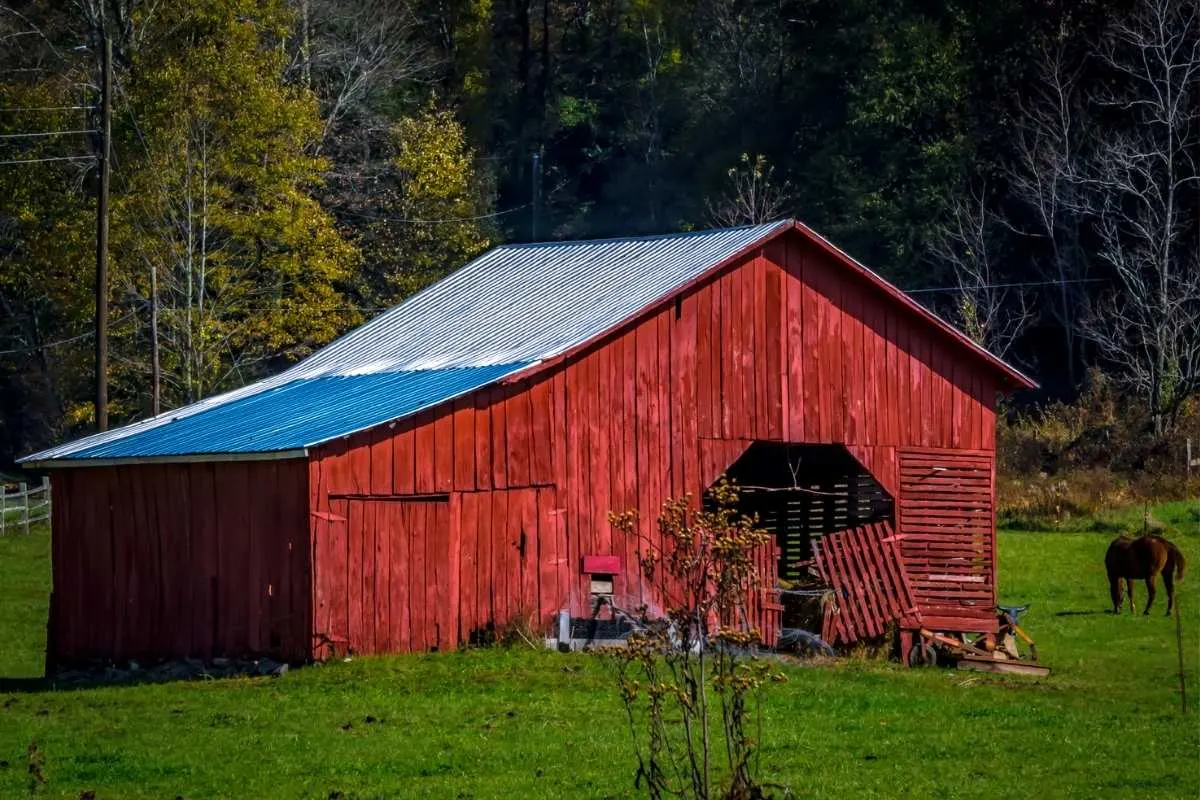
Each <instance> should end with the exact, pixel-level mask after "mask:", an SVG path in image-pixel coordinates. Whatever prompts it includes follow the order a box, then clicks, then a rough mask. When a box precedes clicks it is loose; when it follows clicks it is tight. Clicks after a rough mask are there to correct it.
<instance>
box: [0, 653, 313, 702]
mask: <svg viewBox="0 0 1200 800" xmlns="http://www.w3.org/2000/svg"><path fill="white" fill-rule="evenodd" d="M288 671H289V665H288V664H286V663H284V662H281V661H273V660H271V659H265V658H264V659H261V660H257V661H249V660H233V659H219V660H218V661H217V662H215V663H208V664H205V663H203V662H200V661H196V660H191V659H188V660H185V661H168V662H163V663H161V664H155V665H152V666H149V667H147V668H139V667H135V666H129V667H126V668H121V667H116V666H112V665H107V666H91V667H87V668H77V669H67V670H63V671H61V672H58V673H57V674H55V675H54V676H52V677H38V678H5V677H0V694H36V693H39V692H60V691H70V690H72V689H95V688H100V687H107V686H140V685H143V684H148V683H188V682H203V681H213V680H225V679H229V678H281V677H283V676H284V675H286V674H287V673H288Z"/></svg>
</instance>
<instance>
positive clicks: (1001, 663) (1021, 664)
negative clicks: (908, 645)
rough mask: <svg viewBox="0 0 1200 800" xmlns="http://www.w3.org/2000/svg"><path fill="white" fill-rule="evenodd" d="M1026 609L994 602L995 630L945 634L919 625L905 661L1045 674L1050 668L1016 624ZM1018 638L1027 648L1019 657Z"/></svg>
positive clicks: (981, 669)
mask: <svg viewBox="0 0 1200 800" xmlns="http://www.w3.org/2000/svg"><path fill="white" fill-rule="evenodd" d="M1028 609H1029V606H1028V605H1024V606H996V612H997V623H998V630H997V631H996V633H983V634H967V633H958V634H946V633H939V632H936V631H931V630H928V629H926V628H921V629H920V631H919V637H920V638H919V641H917V642H914V643H913V647H912V650H911V651H910V652H909V656H908V664H909V666H911V667H918V666H933V665H936V664H938V663H945V662H950V663H953V664H954V666H955V667H956V668H957V669H971V670H977V671H980V672H1005V673H1014V674H1019V675H1037V676H1045V675H1049V674H1050V668H1049V667H1046V666H1043V665H1041V664H1038V663H1037V645H1035V644H1034V642H1033V639H1031V638H1030V637H1029V634H1027V633H1025V631H1024V630H1022V629H1021V626H1020V625H1018V624H1017V620H1018V619H1019V618H1020V616H1021V614H1022V613H1023V612H1025V611H1026V610H1028ZM1018 642H1020V643H1023V646H1024V647H1025V648H1027V650H1028V657H1022V654H1021V651H1020V649H1019V647H1020V646H1022V645H1019V644H1018Z"/></svg>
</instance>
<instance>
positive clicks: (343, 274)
mask: <svg viewBox="0 0 1200 800" xmlns="http://www.w3.org/2000/svg"><path fill="white" fill-rule="evenodd" d="M285 11H286V9H285V7H284V6H283V4H282V3H265V4H264V3H259V2H249V0H206V1H205V2H203V3H200V2H197V3H191V4H189V5H187V6H174V7H172V8H171V9H170V10H165V11H164V13H163V15H162V16H161V17H158V18H157V19H156V22H157V24H158V25H159V26H161V28H160V30H162V31H163V32H164V34H168V32H169V35H163V36H161V37H158V38H156V39H153V40H152V41H151V43H150V44H148V45H147V46H146V47H144V48H143V49H142V50H141V51H139V53H138V54H137V57H136V59H135V62H134V64H133V65H132V69H131V80H130V83H129V85H128V88H127V91H128V96H129V114H130V115H131V117H132V118H133V119H134V120H136V125H137V138H138V139H139V142H140V145H141V147H140V148H139V147H137V146H131V147H130V151H131V152H130V158H129V166H128V167H127V168H126V169H125V170H124V175H123V181H122V190H123V191H122V196H121V197H120V198H119V200H118V201H117V203H116V204H115V208H114V234H113V239H114V244H115V248H114V249H115V254H116V261H117V264H118V265H119V278H118V281H117V282H116V283H117V285H118V286H120V287H122V288H123V289H124V291H123V292H122V293H121V295H120V296H119V297H118V298H117V300H118V303H125V304H128V305H129V306H130V307H131V310H134V312H135V313H138V314H139V316H140V317H141V321H142V323H143V324H142V325H141V326H139V329H138V331H137V333H136V335H135V336H133V337H131V338H130V339H129V340H127V341H124V342H122V343H121V348H122V349H121V353H122V355H123V356H124V366H125V369H124V370H123V371H122V373H121V374H122V375H123V376H125V377H126V378H127V380H128V381H129V384H133V385H129V384H126V385H125V387H124V388H125V389H126V391H127V392H129V393H131V394H132V393H135V392H138V391H139V390H140V389H141V387H144V385H145V379H146V375H147V372H148V369H147V368H146V366H145V364H146V361H147V359H148V357H149V355H150V353H148V352H147V349H148V348H147V341H146V338H145V337H146V336H147V335H148V334H147V332H146V330H145V324H146V322H147V319H146V318H147V314H148V312H147V311H146V310H145V309H147V308H148V307H149V306H150V305H152V304H154V303H156V302H157V304H158V306H159V326H160V340H161V342H162V347H161V361H162V365H163V370H164V372H165V373H166V374H167V375H168V376H169V378H168V381H167V386H166V388H167V389H168V405H175V404H178V403H180V402H186V401H192V400H196V399H199V398H201V397H204V396H206V395H208V394H211V393H213V392H214V391H218V390H221V389H224V388H227V387H230V386H233V385H237V384H238V383H241V382H243V381H244V380H246V378H247V377H249V376H252V375H254V374H255V373H256V372H257V371H258V370H259V367H258V365H259V364H261V363H263V362H270V361H274V360H275V359H282V360H287V359H294V358H298V357H301V356H304V355H307V354H308V353H310V352H311V351H312V350H313V349H314V348H315V347H317V346H319V345H321V344H324V343H325V342H327V341H329V340H330V339H332V338H333V337H334V336H336V335H337V334H338V333H340V332H341V331H342V330H344V329H345V328H346V327H347V326H348V325H350V324H352V323H354V322H355V321H357V319H358V317H357V315H355V314H354V313H352V312H348V311H347V310H346V309H345V308H344V305H345V303H344V301H343V298H342V294H341V290H340V289H339V286H342V285H344V284H346V282H347V281H348V280H349V278H350V276H351V273H350V270H351V268H352V266H353V265H354V263H355V256H356V254H355V252H354V250H353V249H352V248H351V247H350V246H348V245H347V244H346V243H345V242H343V241H342V239H341V237H340V236H339V235H338V233H337V231H336V230H335V228H334V226H333V222H332V219H331V218H330V216H329V215H328V214H327V213H326V212H325V211H324V210H323V209H322V208H321V207H320V206H319V205H318V204H317V202H316V201H315V200H314V199H313V198H312V197H311V196H310V194H309V190H310V189H311V187H312V186H313V185H314V184H316V183H317V182H318V181H319V180H320V173H321V169H322V168H323V162H322V161H321V160H320V159H318V158H315V157H313V156H312V155H310V154H309V153H308V146H309V145H310V144H311V143H312V142H314V141H315V140H316V138H317V137H318V135H319V133H320V125H321V121H320V119H319V117H318V115H317V109H316V104H315V102H314V100H313V98H312V96H311V95H309V94H308V93H307V92H306V91H304V90H302V89H299V88H297V87H293V86H289V85H286V84H285V83H284V82H283V80H282V70H283V67H284V63H283V53H282V51H280V50H279V48H278V47H276V46H274V45H275V40H276V39H277V38H278V37H280V36H282V35H283V34H284V33H285V32H286V25H287V22H288V20H289V19H290V17H289V16H288V15H287V14H286V13H285ZM152 271H153V272H154V275H155V279H156V281H157V287H158V288H157V298H155V297H153V296H152V294H151V288H152V287H151V272H152ZM143 396H144V395H143Z"/></svg>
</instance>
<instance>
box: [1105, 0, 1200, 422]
mask: <svg viewBox="0 0 1200 800" xmlns="http://www.w3.org/2000/svg"><path fill="white" fill-rule="evenodd" d="M1099 57H1100V59H1101V61H1102V63H1103V64H1104V66H1105V67H1107V68H1108V69H1109V70H1110V71H1111V73H1112V76H1113V79H1112V81H1110V83H1109V87H1110V88H1107V89H1106V90H1105V91H1104V93H1103V94H1100V95H1098V96H1097V97H1096V101H1097V102H1098V103H1100V104H1103V106H1104V107H1106V109H1107V110H1109V111H1110V112H1114V113H1115V114H1117V115H1118V116H1119V123H1120V124H1119V125H1115V126H1113V127H1112V128H1110V129H1108V130H1106V131H1105V132H1104V133H1103V138H1102V140H1101V141H1100V144H1099V147H1098V148H1097V155H1096V158H1095V160H1094V162H1093V164H1092V166H1091V169H1090V170H1089V174H1088V175H1087V176H1086V180H1085V188H1086V190H1087V192H1086V200H1087V205H1088V208H1089V210H1090V211H1091V212H1092V213H1093V214H1094V215H1095V217H1096V219H1097V230H1098V233H1099V236H1100V241H1101V246H1100V250H1099V256H1100V258H1101V259H1102V260H1103V262H1104V263H1106V264H1107V265H1108V266H1109V267H1110V268H1111V269H1112V271H1113V273H1114V275H1115V277H1116V281H1117V287H1116V290H1115V291H1114V292H1112V293H1111V294H1110V295H1108V296H1107V297H1104V298H1102V299H1101V300H1100V301H1098V302H1097V303H1095V305H1094V307H1093V309H1092V313H1091V314H1090V316H1089V317H1088V319H1087V320H1086V324H1085V327H1084V331H1085V333H1086V334H1087V336H1088V337H1089V338H1091V339H1092V340H1093V341H1094V342H1095V343H1096V344H1097V346H1098V347H1099V348H1100V351H1101V353H1102V354H1103V355H1104V357H1105V358H1107V359H1108V360H1109V361H1110V362H1111V363H1112V364H1113V365H1115V366H1116V367H1117V368H1118V369H1119V377H1120V378H1122V379H1124V381H1125V382H1126V383H1128V384H1129V385H1130V386H1132V387H1133V388H1134V389H1135V390H1137V391H1138V392H1139V393H1141V394H1142V395H1143V396H1145V397H1146V399H1147V401H1148V403H1149V406H1150V414H1151V420H1152V425H1153V428H1154V431H1155V433H1156V434H1159V435H1161V434H1163V433H1164V432H1165V431H1166V430H1167V429H1168V428H1169V427H1170V426H1171V424H1172V423H1173V422H1174V420H1175V418H1176V415H1177V414H1178V412H1179V410H1180V407H1181V405H1182V404H1183V402H1184V401H1185V400H1186V399H1187V398H1188V397H1189V396H1191V395H1192V394H1194V393H1196V392H1197V391H1200V246H1198V245H1197V237H1198V236H1200V215H1198V214H1197V211H1196V209H1197V208H1198V207H1200V203H1198V202H1197V201H1198V200H1200V171H1198V166H1200V165H1198V164H1197V147H1198V145H1200V98H1198V87H1200V5H1198V4H1197V3H1196V2H1195V0H1143V2H1141V3H1140V4H1139V7H1138V8H1137V9H1136V11H1135V12H1133V13H1132V14H1131V15H1130V16H1129V17H1127V18H1125V19H1122V20H1119V21H1117V22H1116V23H1114V25H1113V27H1112V30H1111V32H1110V35H1109V37H1108V38H1107V39H1106V40H1105V41H1104V42H1103V45H1102V47H1101V50H1100V54H1099Z"/></svg>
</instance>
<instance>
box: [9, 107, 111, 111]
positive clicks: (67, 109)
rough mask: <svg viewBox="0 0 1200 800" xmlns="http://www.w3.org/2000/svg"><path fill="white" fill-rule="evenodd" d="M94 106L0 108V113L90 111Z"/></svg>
mask: <svg viewBox="0 0 1200 800" xmlns="http://www.w3.org/2000/svg"><path fill="white" fill-rule="evenodd" d="M94 108H95V106H24V107H22V106H8V107H3V106H0V111H91V110H93V109H94Z"/></svg>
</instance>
